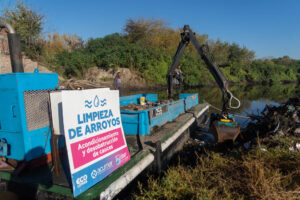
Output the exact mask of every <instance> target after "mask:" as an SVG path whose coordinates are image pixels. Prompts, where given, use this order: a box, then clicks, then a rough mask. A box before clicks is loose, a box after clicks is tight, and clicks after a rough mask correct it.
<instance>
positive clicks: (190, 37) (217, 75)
mask: <svg viewBox="0 0 300 200" xmlns="http://www.w3.org/2000/svg"><path fill="white" fill-rule="evenodd" d="M190 42H191V43H192V44H193V45H194V46H195V48H196V49H197V51H198V53H199V54H200V56H201V58H202V59H203V61H204V62H205V64H206V66H207V68H208V69H209V71H210V73H211V74H212V75H213V77H214V79H215V80H216V82H217V84H218V86H219V88H220V89H221V91H222V96H223V108H222V112H224V113H226V112H227V109H228V108H229V107H231V105H229V104H230V102H229V101H230V99H231V98H232V94H231V93H230V91H229V90H228V82H227V80H226V78H225V77H224V75H223V73H222V72H221V70H220V69H219V68H218V67H216V66H215V65H214V64H213V63H212V62H211V61H210V60H209V59H208V57H207V56H206V55H205V53H204V50H203V45H200V44H199V42H198V41H197V39H196V37H195V33H194V32H193V31H192V30H191V29H190V27H189V25H185V26H184V27H183V32H182V33H181V41H180V43H179V45H178V48H177V51H176V54H175V56H174V58H173V62H172V65H171V67H170V69H169V71H168V74H167V79H168V93H169V98H172V96H173V79H174V71H175V69H176V67H177V66H178V64H179V60H180V59H181V57H182V54H183V52H184V50H185V47H186V46H187V45H188V44H189V43H190Z"/></svg>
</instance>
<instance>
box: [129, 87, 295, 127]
mask: <svg viewBox="0 0 300 200" xmlns="http://www.w3.org/2000/svg"><path fill="white" fill-rule="evenodd" d="M230 91H231V92H232V94H234V96H236V97H237V98H238V99H240V101H241V107H240V108H239V109H237V110H230V112H231V113H233V114H235V115H236V120H237V121H238V122H239V123H240V124H241V125H242V126H245V125H246V124H247V122H249V120H248V119H247V118H245V116H247V115H248V114H259V113H260V112H261V111H262V110H263V109H264V107H265V105H266V104H272V105H279V104H280V103H283V102H285V101H286V100H287V99H288V98H290V97H295V96H298V97H299V96H300V85H299V84H277V85H233V86H231V87H230ZM183 92H184V93H198V94H199V102H203V101H206V102H208V103H210V104H211V105H213V106H214V107H216V108H221V107H222V96H221V92H220V89H219V88H218V87H199V88H189V89H183ZM139 93H157V94H158V96H159V99H166V98H167V89H166V88H158V89H151V90H149V89H144V90H138V91H133V90H130V91H124V95H131V94H139ZM234 104H235V102H234V101H233V105H234ZM211 110H212V111H213V112H218V111H217V110H216V109H215V110H214V108H213V107H211ZM240 116H242V117H240Z"/></svg>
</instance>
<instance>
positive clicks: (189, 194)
mask: <svg viewBox="0 0 300 200" xmlns="http://www.w3.org/2000/svg"><path fill="white" fill-rule="evenodd" d="M299 112H300V98H294V99H290V100H289V101H287V102H286V103H285V104H282V105H281V106H278V107H275V106H267V107H266V109H265V110H264V111H263V112H262V115H259V116H255V119H256V122H255V123H250V124H249V125H248V126H247V128H246V129H245V131H243V132H242V133H241V135H240V136H239V138H238V139H237V141H236V142H235V143H223V144H215V145H204V146H203V142H199V141H195V140H189V142H188V143H187V144H186V145H185V148H184V150H183V151H182V152H181V153H179V154H178V156H177V158H175V159H174V160H173V166H172V167H170V168H169V169H168V170H167V171H166V172H165V173H164V175H163V176H162V177H161V178H155V177H152V178H150V180H149V181H148V182H147V183H144V184H139V192H137V193H136V194H135V196H134V199H291V200H294V199H299V198H300V153H299V152H300V132H299V129H300V123H299V122H300V121H299V118H300V114H299ZM252 118H254V116H252Z"/></svg>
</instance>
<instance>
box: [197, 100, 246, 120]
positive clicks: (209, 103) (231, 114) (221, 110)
mask: <svg viewBox="0 0 300 200" xmlns="http://www.w3.org/2000/svg"><path fill="white" fill-rule="evenodd" d="M203 101H204V102H205V103H207V104H209V106H210V107H212V108H214V109H216V110H218V111H220V112H222V110H221V109H220V108H218V107H216V106H214V105H211V104H210V103H208V102H207V101H205V100H203ZM228 114H231V115H234V116H237V117H240V118H245V119H251V117H247V116H242V115H237V114H232V113H228Z"/></svg>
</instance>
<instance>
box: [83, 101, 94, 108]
mask: <svg viewBox="0 0 300 200" xmlns="http://www.w3.org/2000/svg"><path fill="white" fill-rule="evenodd" d="M84 103H85V105H84V106H85V107H86V108H91V107H92V101H88V100H85V101H84Z"/></svg>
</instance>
